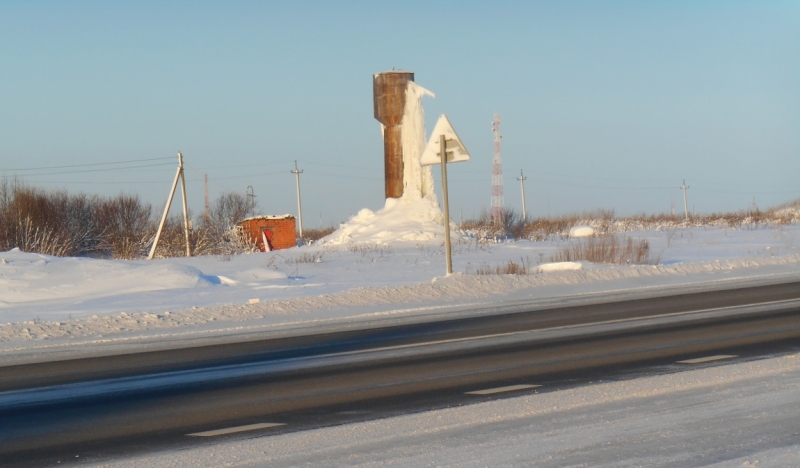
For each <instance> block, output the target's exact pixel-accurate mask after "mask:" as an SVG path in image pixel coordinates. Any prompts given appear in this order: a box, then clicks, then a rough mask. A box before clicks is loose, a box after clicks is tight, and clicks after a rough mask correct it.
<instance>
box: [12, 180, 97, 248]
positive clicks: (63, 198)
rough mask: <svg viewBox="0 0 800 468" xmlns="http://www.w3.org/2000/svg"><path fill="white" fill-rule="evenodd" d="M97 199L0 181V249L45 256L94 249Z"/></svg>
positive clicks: (18, 182) (16, 182)
mask: <svg viewBox="0 0 800 468" xmlns="http://www.w3.org/2000/svg"><path fill="white" fill-rule="evenodd" d="M96 202H97V199H96V198H94V197H87V196H86V195H83V194H79V195H72V196H70V195H69V194H67V192H66V191H63V190H55V191H45V190H40V189H36V188H34V187H29V186H27V185H25V184H23V183H22V182H20V181H19V180H14V181H11V182H9V181H8V179H3V180H2V181H0V249H2V250H9V249H12V248H15V247H17V248H19V249H20V250H23V251H26V252H39V253H43V254H47V255H59V256H66V255H79V254H82V253H86V252H89V251H92V250H94V249H95V248H96V246H97V243H98V242H99V239H98V231H97V226H96V223H95V221H94V217H93V208H94V204H96Z"/></svg>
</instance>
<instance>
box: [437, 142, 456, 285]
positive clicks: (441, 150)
mask: <svg viewBox="0 0 800 468" xmlns="http://www.w3.org/2000/svg"><path fill="white" fill-rule="evenodd" d="M446 146H447V140H446V139H445V137H444V135H439V153H440V154H441V157H442V196H443V198H444V200H443V202H444V249H445V252H446V254H445V255H446V258H447V260H446V262H447V274H448V275H452V274H453V256H452V252H451V250H450V205H449V203H448V201H447V147H446Z"/></svg>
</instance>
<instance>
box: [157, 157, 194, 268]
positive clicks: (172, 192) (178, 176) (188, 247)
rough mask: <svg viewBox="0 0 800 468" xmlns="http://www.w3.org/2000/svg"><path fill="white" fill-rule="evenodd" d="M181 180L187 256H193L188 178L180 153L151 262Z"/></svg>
mask: <svg viewBox="0 0 800 468" xmlns="http://www.w3.org/2000/svg"><path fill="white" fill-rule="evenodd" d="M179 179H180V181H181V194H182V195H183V232H184V235H185V236H186V256H187V257H191V256H192V247H191V244H190V243H189V209H188V208H187V205H186V176H185V175H184V174H183V155H182V154H181V153H178V172H176V173H175V180H174V181H173V182H172V189H171V190H170V192H169V198H167V206H165V207H164V214H163V215H162V216H161V222H160V223H159V224H158V231H156V237H155V239H153V246H152V247H151V248H150V255H148V256H147V258H148V259H150V260H152V259H153V257H154V256H155V254H156V248H157V247H158V240H159V239H160V238H161V231H163V230H164V224H165V223H166V222H167V215H168V214H169V207H170V206H171V205H172V198H173V197H174V196H175V189H176V188H177V187H178V180H179Z"/></svg>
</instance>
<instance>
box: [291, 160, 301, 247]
mask: <svg viewBox="0 0 800 468" xmlns="http://www.w3.org/2000/svg"><path fill="white" fill-rule="evenodd" d="M302 173H303V170H302V169H298V168H297V160H296V159H295V161H294V170H293V171H292V174H294V176H295V178H296V179H297V221H298V225H299V227H300V238H301V239H302V238H303V204H302V203H301V202H300V174H302Z"/></svg>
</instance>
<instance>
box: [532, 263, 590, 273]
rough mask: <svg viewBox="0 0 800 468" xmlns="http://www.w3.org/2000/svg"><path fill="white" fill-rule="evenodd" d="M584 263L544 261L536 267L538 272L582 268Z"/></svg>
mask: <svg viewBox="0 0 800 468" xmlns="http://www.w3.org/2000/svg"><path fill="white" fill-rule="evenodd" d="M582 269H583V264H581V263H578V262H555V263H543V264H541V265H539V266H537V267H536V272H537V273H548V272H551V271H567V270H582Z"/></svg>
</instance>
